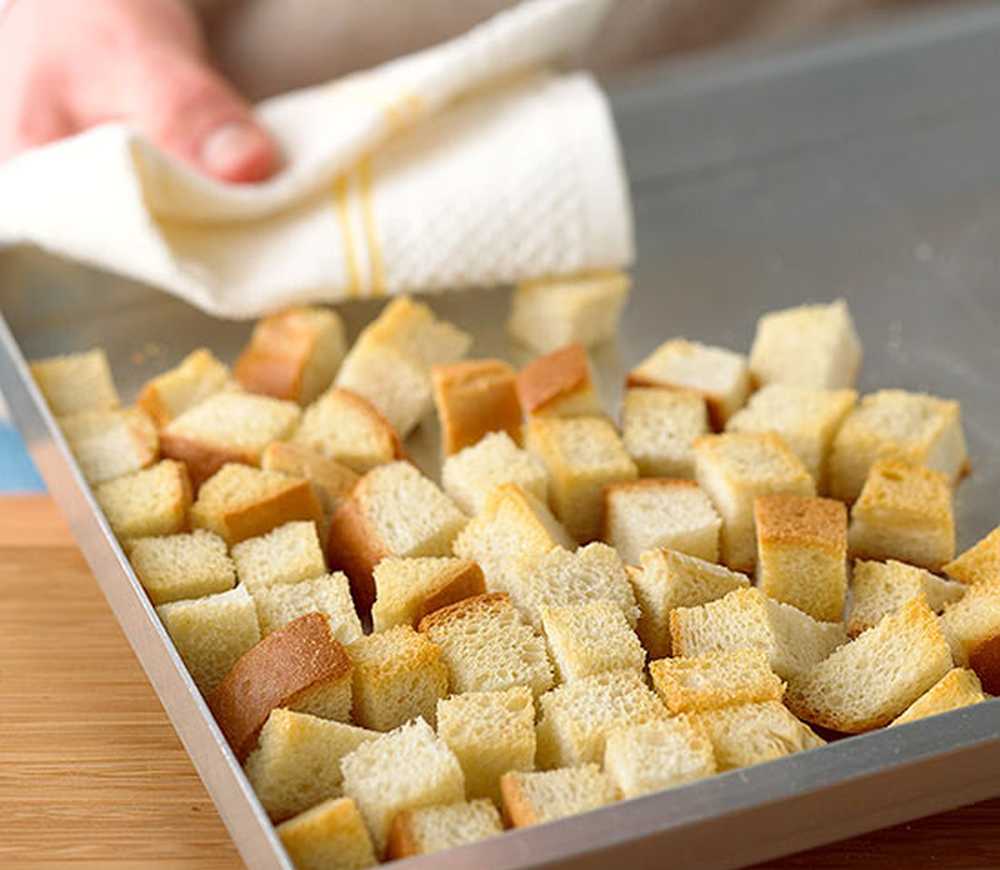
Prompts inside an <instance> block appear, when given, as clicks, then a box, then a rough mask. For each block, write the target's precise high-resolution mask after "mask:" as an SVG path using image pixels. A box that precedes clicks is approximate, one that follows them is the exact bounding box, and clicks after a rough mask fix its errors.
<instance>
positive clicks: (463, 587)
mask: <svg viewBox="0 0 1000 870" xmlns="http://www.w3.org/2000/svg"><path fill="white" fill-rule="evenodd" d="M485 592H486V580H485V578H484V576H483V571H482V568H480V567H479V565H477V564H476V563H475V562H473V561H471V560H468V559H465V560H463V561H462V562H461V564H458V565H456V566H455V567H454V568H450V569H449V571H448V573H447V574H446V575H445V576H444V577H443V578H442V580H441V585H440V587H438V589H437V590H435V591H434V592H432V593H431V594H430V595H428V596H427V597H426V598H425V599H424V600H423V601H422V602H421V603H420V606H419V607H418V608H417V612H416V614H415V616H416V619H415V621H416V623H417V624H418V625H419V624H420V623H421V621H422V620H423V619H424V617H426V616H428V615H430V614H432V613H434V612H435V611H438V610H441V609H442V608H445V607H450V606H451V605H453V604H457V603H459V602H461V601H463V600H464V599H466V598H473V597H475V596H478V595H482V594H484V593H485Z"/></svg>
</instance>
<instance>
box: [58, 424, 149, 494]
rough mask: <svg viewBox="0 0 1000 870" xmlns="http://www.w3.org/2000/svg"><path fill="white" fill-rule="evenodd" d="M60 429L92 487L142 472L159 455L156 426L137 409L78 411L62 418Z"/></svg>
mask: <svg viewBox="0 0 1000 870" xmlns="http://www.w3.org/2000/svg"><path fill="white" fill-rule="evenodd" d="M59 428H60V429H61V430H62V433H63V437H64V438H65V439H66V443H67V444H68V445H69V449H70V451H72V453H73V456H74V458H75V459H76V461H77V464H78V465H79V466H80V470H81V471H82V472H83V476H84V477H85V478H87V482H88V483H91V484H95V483H103V482H104V481H106V480H113V479H114V478H116V477H122V476H123V475H125V474H131V473H133V472H135V471H139V470H140V469H143V468H145V467H146V466H148V465H151V464H152V463H154V462H155V461H156V459H157V457H158V456H159V454H160V438H159V435H157V432H156V426H154V425H153V421H152V420H151V419H150V418H149V416H148V415H147V414H146V412H145V411H142V410H140V409H138V408H126V409H124V410H112V411H77V412H76V413H75V414H70V415H69V416H68V417H60V418H59Z"/></svg>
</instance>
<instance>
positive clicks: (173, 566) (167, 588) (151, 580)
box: [128, 529, 236, 604]
mask: <svg viewBox="0 0 1000 870" xmlns="http://www.w3.org/2000/svg"><path fill="white" fill-rule="evenodd" d="M128 558H129V561H130V562H131V563H132V568H133V570H134V571H135V575H136V577H138V578H139V582H140V583H141V584H142V588H143V589H145V590H146V594H147V595H148V596H149V600H150V601H151V602H152V603H153V604H167V603H169V602H171V601H180V600H181V599H183V598H201V597H202V596H204V595H214V594H215V593H217V592H225V591H226V590H227V589H232V588H233V586H235V585H236V567H235V566H234V565H233V560H232V559H230V558H229V553H228V552H227V551H226V542H225V541H223V540H222V538H220V537H219V536H218V535H216V534H213V533H212V532H206V531H204V530H202V529H199V530H198V531H195V532H191V533H190V534H180V535H164V536H162V537H158V538H139V539H138V540H137V541H134V542H133V543H132V546H131V548H130V550H129V553H128Z"/></svg>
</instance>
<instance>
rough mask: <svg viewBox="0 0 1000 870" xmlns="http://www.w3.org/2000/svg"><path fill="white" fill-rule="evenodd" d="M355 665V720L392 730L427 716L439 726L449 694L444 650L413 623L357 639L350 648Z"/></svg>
mask: <svg viewBox="0 0 1000 870" xmlns="http://www.w3.org/2000/svg"><path fill="white" fill-rule="evenodd" d="M347 654H348V655H349V656H350V657H351V662H352V664H353V665H354V707H353V717H354V721H355V722H357V723H358V724H359V725H361V726H363V727H365V728H371V729H373V730H375V731H391V730H392V729H393V728H398V727H399V726H400V725H402V724H403V723H404V722H409V721H410V719H415V718H416V717H417V716H422V717H423V718H424V719H425V720H427V721H428V722H429V723H430V725H431V727H432V728H433V727H434V726H435V723H436V722H437V704H438V699H440V698H443V697H445V695H447V694H448V668H447V666H446V665H445V663H444V659H443V658H442V655H441V650H440V649H439V648H438V647H437V646H436V645H435V644H433V643H431V642H430V641H429V640H428V639H427V638H426V636H424V635H422V634H417V632H416V631H414V630H413V628H412V627H411V626H409V625H397V626H395V627H393V628H390V629H388V630H387V631H380V632H375V633H374V634H369V635H365V636H364V637H361V638H358V639H357V640H356V641H354V643H352V644H351V645H350V646H349V647H348V648H347Z"/></svg>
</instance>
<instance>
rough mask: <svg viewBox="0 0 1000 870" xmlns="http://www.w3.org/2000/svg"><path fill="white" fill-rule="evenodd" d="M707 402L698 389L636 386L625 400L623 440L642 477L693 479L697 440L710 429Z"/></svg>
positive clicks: (627, 394)
mask: <svg viewBox="0 0 1000 870" xmlns="http://www.w3.org/2000/svg"><path fill="white" fill-rule="evenodd" d="M708 431H709V430H708V406H707V405H706V404H705V399H704V397H703V396H701V395H699V394H698V393H692V392H688V391H687V390H665V389H660V388H658V387H633V388H632V389H629V390H626V391H625V399H624V401H623V403H622V443H624V445H625V450H626V451H627V452H628V454H629V456H631V457H632V459H634V460H635V464H636V466H637V467H638V469H639V476H640V477H670V478H674V479H680V480H693V479H694V442H695V439H696V438H698V437H699V436H700V435H706V434H707V433H708Z"/></svg>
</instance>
